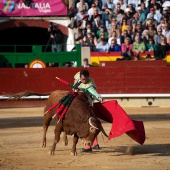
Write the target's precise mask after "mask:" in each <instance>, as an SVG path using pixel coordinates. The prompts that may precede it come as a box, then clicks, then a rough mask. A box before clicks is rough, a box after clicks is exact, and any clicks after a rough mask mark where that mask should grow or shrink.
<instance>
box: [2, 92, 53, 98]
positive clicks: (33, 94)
mask: <svg viewBox="0 0 170 170" xmlns="http://www.w3.org/2000/svg"><path fill="white" fill-rule="evenodd" d="M51 93H52V92H48V93H36V92H33V91H26V92H20V93H16V94H6V95H4V97H8V99H9V100H21V99H22V98H23V97H28V96H49V95H50V94H51Z"/></svg>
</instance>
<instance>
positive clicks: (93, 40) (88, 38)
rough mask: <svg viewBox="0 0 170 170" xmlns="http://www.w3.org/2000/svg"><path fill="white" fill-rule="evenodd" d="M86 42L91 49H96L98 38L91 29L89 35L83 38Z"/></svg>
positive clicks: (88, 31)
mask: <svg viewBox="0 0 170 170" xmlns="http://www.w3.org/2000/svg"><path fill="white" fill-rule="evenodd" d="M83 41H84V44H85V45H86V46H89V47H90V51H91V52H92V51H96V45H97V39H96V37H95V36H94V35H93V34H92V33H91V30H87V35H86V36H84V38H83Z"/></svg>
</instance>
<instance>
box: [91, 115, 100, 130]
mask: <svg viewBox="0 0 170 170" xmlns="http://www.w3.org/2000/svg"><path fill="white" fill-rule="evenodd" d="M91 119H93V117H90V118H89V125H90V126H91V127H93V128H95V129H99V128H97V127H95V126H94V125H93V124H92V122H91Z"/></svg>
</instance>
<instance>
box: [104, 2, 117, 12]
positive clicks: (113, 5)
mask: <svg viewBox="0 0 170 170" xmlns="http://www.w3.org/2000/svg"><path fill="white" fill-rule="evenodd" d="M105 3H106V4H107V7H108V9H109V10H110V11H111V12H113V10H114V8H115V4H114V3H113V2H112V0H106V2H105Z"/></svg>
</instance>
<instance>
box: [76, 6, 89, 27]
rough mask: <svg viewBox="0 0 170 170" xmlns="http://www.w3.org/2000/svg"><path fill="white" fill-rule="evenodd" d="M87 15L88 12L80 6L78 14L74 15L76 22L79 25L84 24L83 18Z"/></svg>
mask: <svg viewBox="0 0 170 170" xmlns="http://www.w3.org/2000/svg"><path fill="white" fill-rule="evenodd" d="M85 16H87V13H86V12H85V11H84V9H83V8H82V7H81V8H79V12H78V13H77V14H76V16H75V17H74V19H75V20H76V23H77V25H78V27H80V26H81V24H82V19H83V18H84V17H85Z"/></svg>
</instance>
